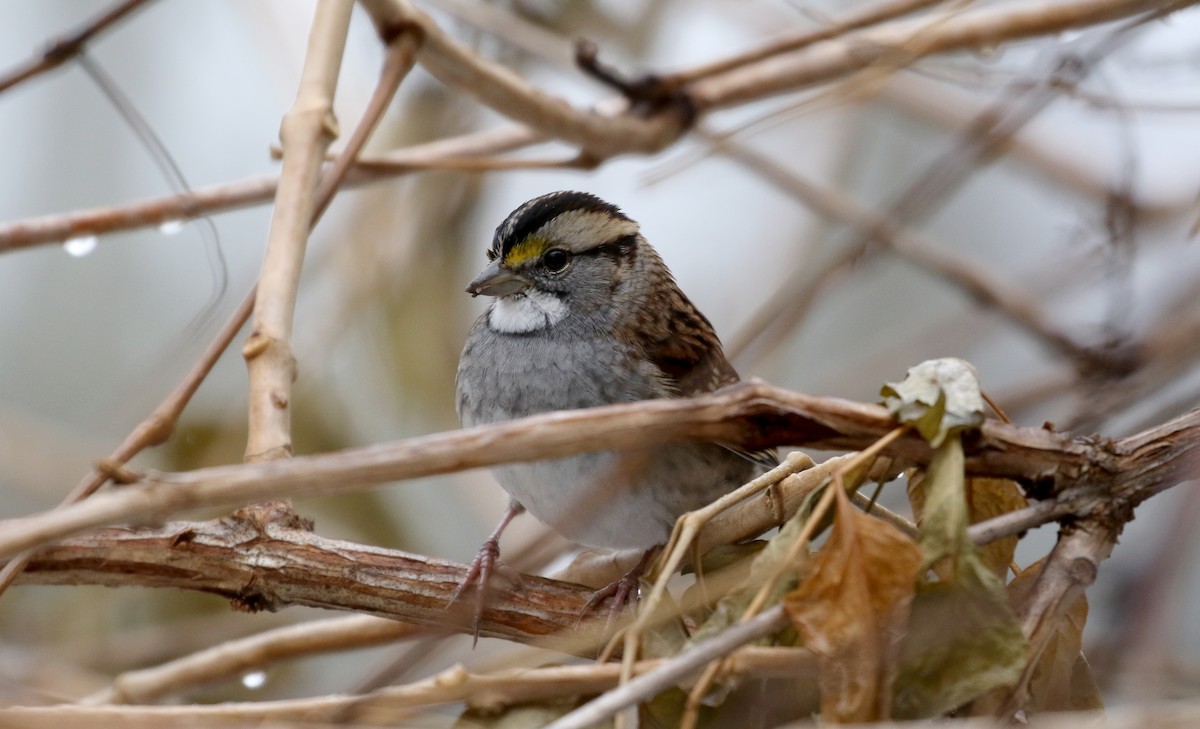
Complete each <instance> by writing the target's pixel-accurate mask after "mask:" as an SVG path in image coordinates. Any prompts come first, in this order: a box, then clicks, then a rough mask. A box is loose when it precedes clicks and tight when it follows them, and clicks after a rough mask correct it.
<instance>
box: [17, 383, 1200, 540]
mask: <svg viewBox="0 0 1200 729" xmlns="http://www.w3.org/2000/svg"><path fill="white" fill-rule="evenodd" d="M894 427H895V424H894V422H893V421H892V420H891V418H890V417H888V415H887V412H886V411H885V410H884V409H883V408H881V407H879V406H876V405H865V404H860V403H853V402H849V401H846V400H839V399H836V398H818V397H813V396H811V395H805V394H802V393H798V392H792V391H788V390H783V389H780V388H776V387H772V386H770V385H767V384H765V383H761V382H748V383H742V384H740V385H736V386H733V387H729V388H726V389H724V390H721V391H719V392H717V393H714V394H712V395H706V396H703V397H697V398H688V399H671V400H649V401H643V402H638V403H632V404H628V405H611V406H607V407H601V408H590V409H585V410H573V411H563V412H555V413H547V414H543V415H538V416H534V417H529V418H522V419H520V420H514V421H511V422H507V423H502V424H496V425H488V426H481V427H475V428H469V429H467V430H463V431H452V432H447V433H439V434H435V435H428V436H422V437H418V438H410V439H408V440H402V441H397V442H394V443H385V444H379V445H374V446H368V447H365V448H354V449H348V450H344V451H339V452H336V453H329V454H323V455H316V456H301V457H296V458H292V459H289V460H286V461H279V462H266V463H251V464H243V465H234V466H220V467H214V468H204V469H199V470H195V471H189V472H186V473H167V474H152V475H148V476H146V477H144V478H143V479H142V480H141V482H140V483H137V484H134V485H130V486H126V487H124V488H122V489H120V490H119V491H114V492H111V493H106V494H99V495H97V496H95V497H93V498H91V499H89V500H88V501H85V502H82V503H79V504H74V505H71V506H68V507H65V508H62V509H59V510H56V511H51V512H45V513H42V514H38V515H35V516H31V517H26V518H22V519H14V520H10V521H8V522H6V523H4V524H3V525H0V556H6V555H11V554H13V553H14V552H16V551H19V550H22V549H27V548H30V547H34V546H38V545H41V544H44V543H46V542H49V541H53V540H56V539H61V538H64V537H67V536H70V535H72V534H78V533H80V532H83V531H86V530H88V529H92V528H96V527H100V526H105V525H109V524H116V523H130V522H133V523H138V522H143V523H144V522H147V521H155V520H163V519H166V518H167V517H169V516H170V515H172V514H177V513H179V512H183V511H187V510H189V509H196V508H200V507H230V506H240V505H244V504H246V503H248V502H252V501H258V500H263V499H269V498H275V497H281V496H309V495H315V494H331V493H341V492H347V491H353V490H361V489H365V488H369V487H371V486H375V485H378V484H381V483H385V482H388V481H396V480H402V479H409V478H417V477H421V476H429V475H434V474H439V473H449V472H452V471H460V470H465V469H468V468H480V467H484V466H493V465H496V464H499V463H506V462H510V461H523V460H537V459H541V458H555V457H559V456H566V455H571V454H575V453H580V452H585V451H596V450H610V449H614V448H632V447H645V446H648V445H652V444H655V443H664V442H670V441H678V440H686V439H690V438H700V439H705V440H716V441H720V442H725V443H730V444H735V445H741V446H743V447H746V448H748V449H750V450H757V449H759V448H763V447H767V446H775V445H780V444H805V445H808V446H810V447H813V448H817V449H847V450H861V449H862V448H865V447H867V446H869V445H870V444H871V443H873V442H875V441H876V440H878V439H879V438H880V437H882V436H883V435H885V434H886V433H888V432H889V431H891V430H892V429H893V428H894ZM1198 446H1200V410H1195V411H1192V412H1191V413H1189V414H1187V415H1184V416H1182V417H1180V418H1177V419H1175V420H1173V421H1171V422H1168V423H1165V424H1163V425H1161V426H1158V427H1156V428H1154V429H1151V430H1148V431H1145V432H1144V433H1141V434H1138V435H1135V436H1131V437H1129V438H1126V439H1123V440H1120V441H1116V442H1113V441H1108V440H1103V439H1097V438H1075V437H1071V436H1069V435H1065V434H1061V433H1054V432H1051V431H1048V430H1043V429H1039V428H1020V427H1016V426H1012V425H1005V424H1002V423H996V422H988V423H985V424H984V426H983V428H982V429H981V430H980V431H979V432H978V433H977V435H976V437H975V438H973V439H972V440H971V442H970V443H968V444H967V453H968V458H967V469H968V470H969V471H970V472H971V473H972V474H975V475H991V476H999V477H1005V478H1014V479H1017V480H1019V481H1020V482H1021V483H1022V484H1023V485H1024V486H1025V488H1026V491H1027V493H1028V494H1029V495H1030V496H1032V497H1034V498H1038V499H1050V498H1061V499H1072V500H1073V502H1072V503H1074V504H1076V505H1077V506H1078V508H1079V509H1081V510H1082V511H1080V512H1078V513H1084V512H1085V511H1087V510H1094V509H1098V508H1102V507H1103V506H1105V505H1107V504H1108V503H1109V502H1110V501H1111V499H1112V498H1116V497H1119V498H1124V499H1129V500H1132V501H1133V502H1134V503H1140V500H1144V499H1145V498H1148V497H1149V496H1151V495H1153V494H1155V493H1158V492H1159V491H1162V490H1163V489H1166V488H1169V487H1171V486H1173V485H1175V484H1177V483H1179V482H1181V481H1183V480H1186V479H1187V478H1190V477H1191V475H1190V474H1188V473H1186V472H1185V471H1184V470H1181V469H1180V464H1181V463H1183V462H1185V460H1184V459H1186V457H1188V456H1189V454H1192V453H1194V452H1195V451H1196V450H1197V448H1198ZM886 455H889V456H891V457H893V458H895V459H897V460H898V461H900V462H902V463H914V464H920V463H926V462H928V460H929V458H930V456H931V451H930V449H929V447H928V445H927V444H926V443H925V442H924V441H923V440H921V439H920V438H919V437H917V436H913V435H909V436H906V437H903V438H900V439H897V440H896V441H895V442H894V443H892V444H891V445H889V447H888V448H887V450H886ZM1041 516H1042V517H1043V518H1045V519H1046V520H1047V521H1049V520H1052V519H1053V518H1054V512H1049V513H1047V514H1042V515H1041Z"/></svg>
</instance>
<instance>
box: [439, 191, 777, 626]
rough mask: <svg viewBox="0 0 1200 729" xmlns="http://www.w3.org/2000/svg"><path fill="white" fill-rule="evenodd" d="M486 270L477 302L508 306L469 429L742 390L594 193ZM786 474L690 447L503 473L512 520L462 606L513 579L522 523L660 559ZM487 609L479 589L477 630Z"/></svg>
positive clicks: (499, 246)
mask: <svg viewBox="0 0 1200 729" xmlns="http://www.w3.org/2000/svg"><path fill="white" fill-rule="evenodd" d="M487 255H488V259H489V260H490V261H491V262H490V263H489V264H488V266H487V268H485V269H484V270H483V272H482V273H480V274H479V275H478V276H477V277H476V278H475V280H474V281H472V282H471V284H470V285H469V286H468V287H467V292H468V293H470V294H471V295H472V296H477V295H480V294H482V295H484V296H492V297H495V298H494V300H493V301H492V302H491V305H490V306H489V307H488V309H487V311H486V312H485V313H484V314H483V315H482V316H480V317H479V319H478V321H476V322H475V326H474V327H473V328H472V329H471V333H470V335H469V336H468V337H467V342H466V345H465V346H464V347H463V352H462V358H461V359H460V360H459V365H458V380H457V391H458V393H457V394H458V414H459V417H460V418H461V420H462V423H463V425H464V426H472V425H480V424H485V423H495V422H499V421H504V420H511V419H513V418H519V417H523V416H526V415H532V414H534V413H542V412H548V411H552V410H568V409H574V408H586V407H593V406H598V405H611V404H614V403H627V402H633V401H637V400H648V399H652V398H663V397H684V396H688V395H695V394H699V393H706V392H711V391H713V390H716V389H717V388H719V387H722V386H724V385H729V384H732V383H735V382H737V381H738V375H737V372H735V371H734V369H733V367H732V366H731V365H730V364H729V362H728V360H726V358H725V354H724V352H723V351H722V350H721V343H720V342H719V341H718V339H717V336H716V334H715V333H714V332H713V328H712V325H711V324H709V322H708V319H706V318H705V317H704V315H703V314H701V313H700V312H699V311H697V310H696V307H695V306H693V305H692V302H691V301H689V300H688V298H687V296H685V295H684V294H683V292H682V291H680V290H679V286H678V285H677V284H676V283H675V279H674V278H673V277H672V276H671V272H670V271H669V270H668V269H667V267H666V265H665V264H664V263H663V261H662V259H661V258H660V257H659V255H658V253H657V252H656V251H655V250H654V248H652V247H651V246H650V244H649V243H647V242H646V239H645V238H643V237H642V235H641V233H640V232H639V230H638V225H637V223H635V222H634V221H633V220H630V219H629V218H628V217H626V216H625V215H624V214H623V213H622V212H621V211H620V210H619V209H618V208H617V207H616V206H614V205H611V204H609V203H606V202H604V201H603V200H600V199H599V198H597V197H595V196H593V195H589V194H587V193H583V192H555V193H550V194H548V195H543V196H541V197H538V198H535V199H533V200H530V201H529V202H527V203H525V204H524V205H522V206H521V207H519V208H517V209H516V210H515V211H513V213H512V214H510V215H509V216H508V218H507V219H506V220H505V221H504V222H503V223H501V225H500V227H499V228H497V229H496V234H495V237H494V238H493V240H492V247H491V249H489V250H488V253H487ZM773 459H774V455H773V454H765V453H758V454H749V453H745V452H742V451H739V450H737V449H736V448H731V447H727V446H724V445H721V444H719V443H713V442H685V443H675V444H668V445H659V446H655V447H653V448H645V449H640V450H633V451H619V452H614V451H608V452H599V453H584V454H580V455H576V456H571V457H568V458H558V459H553V460H544V461H536V462H529V463H513V464H507V465H504V466H499V467H497V468H495V469H493V473H494V474H495V476H496V479H497V480H498V481H499V482H500V485H501V486H503V487H504V490H505V491H507V492H508V493H509V495H510V496H512V499H513V502H512V507H510V509H509V511H508V512H507V513H506V514H505V517H504V519H503V521H502V522H501V523H500V525H499V527H498V528H497V529H496V531H495V532H493V534H492V536H491V537H490V538H489V539H488V540H487V541H486V542H485V543H484V546H483V548H482V549H481V550H480V552H479V555H478V556H477V557H476V558H475V561H474V562H473V563H472V564H471V569H470V571H469V572H468V575H467V577H466V579H465V580H464V581H463V584H462V585H461V586H460V588H459V590H458V593H456V595H455V599H457V598H458V597H459V596H460V595H461V594H462V593H463V592H464V591H465V590H466V589H467V588H469V587H470V586H471V585H473V584H475V583H476V582H478V583H480V584H481V585H483V586H486V584H487V582H488V579H489V578H490V576H491V574H492V571H493V570H494V569H495V568H496V567H497V566H498V564H499V562H498V560H499V546H498V540H499V536H500V533H501V532H502V531H503V530H504V528H505V527H506V526H507V525H508V523H509V521H511V519H512V518H513V517H514V516H515V515H516V514H518V513H520V511H521V510H522V508H524V509H528V510H529V512H530V513H531V514H533V515H534V516H535V517H537V518H538V519H539V520H541V521H542V522H544V523H546V524H547V525H549V526H550V527H552V528H553V529H555V530H556V531H558V532H559V533H561V534H562V535H563V536H565V537H567V538H568V539H571V540H572V541H575V542H578V543H580V544H585V545H589V546H593V547H611V548H619V549H634V548H636V549H643V550H647V554H649V553H650V550H652V549H653V548H655V547H657V546H659V545H661V544H663V543H664V542H665V541H666V540H667V537H668V536H670V533H671V528H672V526H673V524H674V522H675V520H676V518H678V517H679V516H680V515H681V514H683V513H684V512H687V511H690V510H693V509H696V508H699V507H700V506H703V505H704V504H706V503H708V502H710V501H712V500H713V499H715V498H717V497H719V496H721V495H722V494H725V493H727V492H729V491H731V490H732V489H734V488H736V487H737V486H739V485H741V484H742V483H745V482H746V481H748V480H750V479H751V478H753V477H755V476H757V475H759V474H760V473H762V472H764V471H765V470H767V469H768V468H770V467H771V466H772V465H774V460H773ZM645 561H646V560H645V559H643V565H644V562H645ZM635 580H636V575H634V574H631V575H627V576H626V578H623V580H622V581H619V583H614V584H613V585H611V586H609V588H606V589H605V590H602V591H601V592H600V593H597V595H598V597H599V598H602V597H605V596H608V595H610V594H615V595H616V601H617V603H618V604H619V603H621V602H623V601H624V600H625V599H627V598H628V596H629V593H630V591H631V590H632V589H634V587H635V586H636V581H635ZM484 599H485V597H484V590H482V589H481V590H480V596H479V602H478V603H477V612H476V626H478V618H479V614H480V612H481V611H482V607H483V602H484Z"/></svg>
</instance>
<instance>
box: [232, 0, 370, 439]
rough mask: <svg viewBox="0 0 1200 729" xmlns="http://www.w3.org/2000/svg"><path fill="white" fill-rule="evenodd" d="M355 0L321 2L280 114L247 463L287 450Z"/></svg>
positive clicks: (248, 350)
mask: <svg viewBox="0 0 1200 729" xmlns="http://www.w3.org/2000/svg"><path fill="white" fill-rule="evenodd" d="M353 7H354V3H353V2H352V0H320V1H319V2H318V3H317V10H316V16H315V17H314V18H313V24H312V32H311V34H310V35H309V40H308V53H307V55H306V56H305V61H304V70H303V72H302V74H301V77H300V90H299V92H298V93H297V94H296V101H295V103H294V104H293V106H292V108H291V110H290V111H288V113H287V114H286V115H284V118H283V124H282V126H281V127H280V132H279V134H280V139H281V140H282V141H283V148H284V156H283V172H282V173H281V174H280V177H279V190H278V192H277V193H276V195H275V214H274V217H273V218H272V219H271V230H270V233H269V234H268V236H267V253H266V256H265V258H264V260H263V265H262V272H261V273H260V274H259V283H258V291H257V295H256V297H255V300H254V328H253V330H252V331H251V332H250V337H249V338H248V339H247V340H246V344H245V345H244V346H243V347H242V356H243V357H245V359H246V369H247V372H248V374H249V378H250V396H249V401H250V402H249V409H250V432H249V437H248V439H247V442H246V460H247V461H260V460H272V459H277V458H285V457H287V456H289V455H291V452H292V435H291V413H292V411H291V399H292V381H293V380H294V379H295V378H296V361H295V357H294V356H293V355H292V348H291V344H290V342H291V337H292V318H293V315H294V314H295V309H296V293H297V290H298V288H299V285H300V269H301V267H302V265H303V262H304V251H305V248H306V247H307V244H308V233H309V230H310V228H311V226H312V221H313V218H314V213H315V212H316V210H317V205H316V191H317V184H318V182H319V180H320V175H321V164H322V161H323V159H324V155H325V150H326V149H327V148H328V147H329V144H330V143H331V142H332V141H333V139H334V137H336V136H337V121H336V120H335V119H334V118H333V95H334V90H335V89H336V88H337V77H338V71H339V70H340V69H341V66H342V53H343V51H344V49H345V47H346V34H347V32H348V31H349V29H350V11H351V9H352V8H353Z"/></svg>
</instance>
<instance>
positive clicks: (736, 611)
mask: <svg viewBox="0 0 1200 729" xmlns="http://www.w3.org/2000/svg"><path fill="white" fill-rule="evenodd" d="M826 488H830V487H829V486H828V485H827V486H825V487H824V488H820V489H817V490H815V491H813V492H812V493H811V494H809V495H808V496H807V497H806V498H805V499H804V502H803V503H802V504H801V505H800V508H799V509H798V510H797V511H796V514H795V515H794V516H793V517H792V518H791V519H789V520H788V522H787V523H786V524H784V525H783V526H782V527H781V528H780V529H779V533H778V534H776V535H775V536H774V537H771V539H770V540H769V541H768V542H767V545H766V546H765V547H763V548H762V550H761V551H760V552H759V554H758V556H757V557H755V558H754V560H753V561H752V562H751V563H750V569H749V571H748V573H747V575H746V578H745V581H744V582H743V583H742V586H741V587H740V588H739V589H737V590H734V591H732V592H730V593H729V594H728V595H726V596H725V597H723V598H721V599H720V600H719V601H718V602H717V606H716V608H715V609H714V610H713V612H712V615H710V616H709V618H708V620H706V621H705V622H704V624H703V625H701V626H700V628H699V630H697V631H696V634H695V635H694V636H693V640H695V641H700V640H704V639H705V638H707V637H709V636H712V635H716V634H717V633H720V632H721V631H723V630H724V629H725V628H728V627H729V626H731V625H733V624H734V623H737V622H738V621H739V620H741V617H742V615H743V614H744V613H745V612H746V608H747V607H748V606H749V605H750V601H751V600H753V599H754V595H755V594H756V593H757V592H758V589H759V587H761V586H762V585H763V584H764V583H765V582H766V581H767V580H768V579H770V578H771V577H772V576H773V575H775V574H776V573H778V572H779V571H781V570H783V571H786V572H788V573H789V575H788V577H787V578H786V579H782V580H780V581H779V584H778V585H777V586H776V588H775V593H776V594H774V595H772V596H771V598H770V599H769V600H768V601H767V604H768V605H774V604H776V603H778V602H779V600H780V599H781V598H782V597H783V596H784V595H785V594H787V593H788V592H789V591H790V590H791V589H792V588H794V587H795V586H796V583H797V582H798V581H799V580H800V575H801V572H802V571H803V568H804V565H788V564H786V563H785V562H786V559H787V554H788V552H789V551H790V550H791V548H792V544H793V543H795V541H796V537H798V536H799V535H800V533H801V532H802V531H803V530H804V524H805V522H807V521H808V518H809V516H810V515H811V514H812V510H813V507H814V506H816V503H817V501H818V500H819V499H820V497H821V495H822V494H823V493H824V491H825V489H826ZM805 555H806V556H807V552H806V553H805Z"/></svg>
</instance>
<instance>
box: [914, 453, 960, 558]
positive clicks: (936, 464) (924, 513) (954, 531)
mask: <svg viewBox="0 0 1200 729" xmlns="http://www.w3.org/2000/svg"><path fill="white" fill-rule="evenodd" d="M963 465H964V461H963V449H962V441H961V440H960V439H959V438H958V437H957V436H954V437H952V438H949V439H948V440H946V441H945V442H944V443H942V445H940V446H939V447H938V448H937V450H935V451H934V452H933V459H932V460H931V461H930V462H929V466H928V468H926V469H925V476H924V478H922V479H920V480H919V489H917V490H918V491H919V492H920V493H921V494H922V496H921V498H920V499H919V501H920V531H919V538H918V541H919V543H920V545H921V553H922V554H923V555H924V556H925V566H926V567H932V566H934V565H935V564H938V563H939V561H941V560H942V559H943V558H949V559H950V562H951V564H950V570H951V573H953V572H954V571H955V570H957V564H956V562H957V559H956V558H957V557H958V556H959V555H962V554H964V553H968V552H973V551H974V549H975V548H974V546H973V545H972V544H971V542H970V541H969V540H968V539H967V525H968V518H969V517H968V513H967V500H966V498H965V496H964V484H965V478H964V476H963ZM912 490H913V489H910V492H911V491H912ZM913 508H914V510H916V505H915V503H914V507H913ZM943 576H945V574H943Z"/></svg>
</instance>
